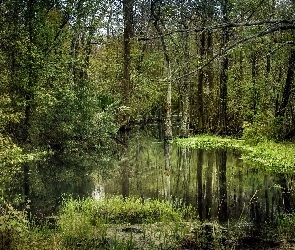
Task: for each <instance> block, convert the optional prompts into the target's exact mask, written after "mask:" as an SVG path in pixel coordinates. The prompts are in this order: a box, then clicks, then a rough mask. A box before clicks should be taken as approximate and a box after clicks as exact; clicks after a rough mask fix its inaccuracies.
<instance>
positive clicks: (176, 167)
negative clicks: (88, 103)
mask: <svg viewBox="0 0 295 250" xmlns="http://www.w3.org/2000/svg"><path fill="white" fill-rule="evenodd" d="M120 140H121V144H122V146H121V147H119V149H118V151H117V154H116V155H113V158H114V159H111V160H110V161H108V162H109V163H108V164H110V163H111V164H113V166H114V168H112V169H111V170H110V171H106V172H108V173H105V174H104V175H103V177H101V172H100V171H99V170H100V169H104V166H102V165H97V166H94V167H92V168H83V167H81V166H80V165H79V164H77V165H76V164H72V165H71V166H68V165H62V164H59V165H58V167H57V164H53V165H52V166H50V165H48V164H47V165H46V167H42V166H39V167H38V171H32V172H31V174H30V190H31V192H30V197H29V198H30V206H31V211H32V213H33V214H35V215H36V216H39V217H40V218H41V217H44V216H50V215H52V214H56V213H57V211H58V208H59V206H60V204H61V202H62V199H63V197H67V196H68V195H72V196H73V197H87V196H92V197H94V198H96V199H99V198H101V197H104V196H109V195H123V196H137V197H141V198H142V199H143V200H144V199H148V198H157V199H166V200H170V201H172V202H173V203H174V204H177V205H182V204H185V205H191V206H193V207H194V208H195V209H196V213H197V215H198V217H199V219H201V220H215V221H219V222H227V221H245V222H247V223H255V224H256V223H261V222H264V221H274V220H275V219H276V216H277V215H281V214H284V213H289V212H291V211H293V209H294V198H295V193H294V192H293V189H292V185H293V178H294V177H293V176H290V175H275V174H270V173H269V172H265V171H263V170H259V169H257V168H252V167H251V166H249V165H247V164H245V163H244V162H243V160H242V159H241V154H240V153H239V152H238V151H234V150H221V149H220V150H200V149H189V148H186V149H185V148H178V147H177V146H176V145H174V144H172V145H171V147H170V149H169V155H167V154H166V155H165V154H164V143H163V140H162V130H161V128H160V127H158V126H157V125H154V126H149V127H148V128H147V129H138V130H134V131H132V132H131V133H129V134H128V135H126V136H125V137H124V138H121V139H120ZM167 157H168V158H167ZM167 159H168V160H169V167H168V168H167V165H166V164H167ZM56 161H58V162H59V163H60V159H59V160H56ZM106 169H107V168H106Z"/></svg>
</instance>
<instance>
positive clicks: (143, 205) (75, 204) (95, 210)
mask: <svg viewBox="0 0 295 250" xmlns="http://www.w3.org/2000/svg"><path fill="white" fill-rule="evenodd" d="M186 212H187V211H186ZM183 217H184V210H182V209H176V208H174V207H173V206H172V205H171V204H170V203H168V202H166V201H158V200H145V201H143V200H142V199H139V198H134V197H131V198H126V199H123V198H122V197H116V196H114V197H110V198H106V199H102V200H93V199H90V198H87V199H85V200H82V201H78V200H73V199H70V200H67V201H65V203H64V205H63V208H62V212H61V216H60V221H59V224H60V225H61V227H62V228H64V227H65V228H68V227H69V228H70V229H69V231H71V229H72V227H74V228H76V227H77V228H80V226H79V225H78V224H79V223H77V222H73V221H72V220H70V218H79V219H77V220H78V221H81V223H82V224H84V225H87V226H90V225H100V224H101V223H118V224H121V223H131V224H141V223H155V222H161V221H162V222H170V221H180V220H181V219H182V218H183ZM86 222H87V223H86ZM74 228H73V229H74Z"/></svg>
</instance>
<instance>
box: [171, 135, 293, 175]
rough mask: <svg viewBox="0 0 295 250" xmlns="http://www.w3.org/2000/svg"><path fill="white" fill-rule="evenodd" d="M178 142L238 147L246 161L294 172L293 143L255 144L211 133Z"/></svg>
mask: <svg viewBox="0 0 295 250" xmlns="http://www.w3.org/2000/svg"><path fill="white" fill-rule="evenodd" d="M176 143H177V145H179V146H180V147H192V148H202V149H210V148H224V149H226V148H231V149H238V150H240V151H241V152H242V158H243V159H244V160H245V161H246V162H248V163H250V164H252V165H253V164H254V165H256V166H259V167H261V166H262V167H264V168H266V170H269V171H274V172H277V173H292V172H293V171H294V169H295V158H294V155H295V149H294V146H293V144H292V143H276V142H273V141H267V140H265V141H262V142H258V143H256V144H253V142H252V141H251V142H250V143H249V142H248V141H246V140H238V139H232V138H222V137H218V136H210V135H199V136H196V137H192V138H188V139H178V140H176Z"/></svg>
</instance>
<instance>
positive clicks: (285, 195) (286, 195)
mask: <svg viewBox="0 0 295 250" xmlns="http://www.w3.org/2000/svg"><path fill="white" fill-rule="evenodd" d="M288 179H290V178H287V176H285V175H283V176H281V177H280V180H279V183H280V185H281V188H282V199H283V204H284V209H285V213H291V212H292V211H294V210H293V209H292V208H293V207H294V202H293V200H292V196H291V192H290V188H289V185H288Z"/></svg>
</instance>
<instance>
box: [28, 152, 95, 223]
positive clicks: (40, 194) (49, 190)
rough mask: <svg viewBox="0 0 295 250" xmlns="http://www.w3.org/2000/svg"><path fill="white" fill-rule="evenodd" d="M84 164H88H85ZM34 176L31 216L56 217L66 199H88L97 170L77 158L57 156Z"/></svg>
mask: <svg viewBox="0 0 295 250" xmlns="http://www.w3.org/2000/svg"><path fill="white" fill-rule="evenodd" d="M84 164H86V163H85V162H84ZM33 170H34V171H32V172H31V174H30V195H29V199H30V200H31V204H30V205H31V212H32V214H33V215H36V216H37V217H41V218H42V217H43V216H48V215H52V214H56V213H57V212H58V209H59V206H60V205H61V200H62V196H64V197H67V196H69V195H71V196H72V197H74V198H78V197H87V196H89V195H90V194H91V192H92V190H93V186H94V184H93V182H92V179H91V175H90V174H91V172H93V167H90V166H87V165H83V164H82V162H80V161H77V160H76V159H75V158H73V157H70V156H65V155H54V156H52V157H51V158H49V159H47V161H46V162H44V163H42V164H39V166H38V169H33Z"/></svg>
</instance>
